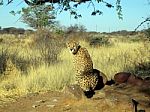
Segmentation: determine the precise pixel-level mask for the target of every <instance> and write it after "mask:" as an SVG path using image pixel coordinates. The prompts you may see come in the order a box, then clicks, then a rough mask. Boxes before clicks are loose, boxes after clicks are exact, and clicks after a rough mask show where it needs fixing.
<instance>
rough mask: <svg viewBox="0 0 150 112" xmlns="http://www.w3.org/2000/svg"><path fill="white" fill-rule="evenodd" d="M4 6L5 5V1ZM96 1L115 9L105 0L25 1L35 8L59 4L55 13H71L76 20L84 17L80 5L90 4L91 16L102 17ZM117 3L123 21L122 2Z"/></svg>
mask: <svg viewBox="0 0 150 112" xmlns="http://www.w3.org/2000/svg"><path fill="white" fill-rule="evenodd" d="M1 1H2V4H3V0H1ZM7 1H8V2H7V4H10V3H12V2H13V1H14V0H7ZM95 1H96V3H103V4H105V6H106V7H108V8H114V7H115V6H113V5H112V4H111V3H109V2H106V1H105V0H24V2H25V3H27V4H28V5H29V6H35V5H42V4H45V3H46V4H47V3H49V4H51V5H52V6H54V4H58V5H57V6H56V5H55V7H53V9H52V10H53V11H55V12H58V11H60V12H62V11H69V12H70V14H71V15H73V16H74V18H75V19H77V18H79V17H82V15H81V14H79V13H78V12H77V11H76V9H77V7H78V5H81V4H82V3H85V2H88V3H89V6H92V7H93V11H92V12H91V15H93V16H94V15H97V14H99V15H101V14H102V13H103V12H102V11H101V10H99V9H98V8H97V7H95ZM114 1H116V11H117V13H118V17H119V19H122V13H121V12H122V8H121V0H114Z"/></svg>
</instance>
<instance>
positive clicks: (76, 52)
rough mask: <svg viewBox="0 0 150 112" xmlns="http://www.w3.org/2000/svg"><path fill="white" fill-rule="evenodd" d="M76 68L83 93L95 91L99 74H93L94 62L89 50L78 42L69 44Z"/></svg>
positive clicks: (77, 79) (77, 78)
mask: <svg viewBox="0 0 150 112" xmlns="http://www.w3.org/2000/svg"><path fill="white" fill-rule="evenodd" d="M67 47H68V48H69V50H70V52H71V54H73V64H74V68H75V75H76V81H77V83H78V84H79V86H80V87H81V88H82V89H83V91H91V90H94V89H95V87H96V85H97V83H98V74H96V73H93V62H92V59H91V57H90V54H89V53H88V51H87V49H86V48H84V47H81V46H80V44H79V43H78V42H76V41H70V42H68V43H67Z"/></svg>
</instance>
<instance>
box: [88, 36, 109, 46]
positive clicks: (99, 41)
mask: <svg viewBox="0 0 150 112" xmlns="http://www.w3.org/2000/svg"><path fill="white" fill-rule="evenodd" d="M89 43H90V45H91V46H104V45H110V42H109V39H108V38H107V37H103V36H95V37H92V38H91V39H89Z"/></svg>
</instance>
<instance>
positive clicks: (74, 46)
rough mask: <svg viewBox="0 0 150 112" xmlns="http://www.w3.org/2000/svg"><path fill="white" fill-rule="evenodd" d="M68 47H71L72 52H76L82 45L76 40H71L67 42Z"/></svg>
mask: <svg viewBox="0 0 150 112" xmlns="http://www.w3.org/2000/svg"><path fill="white" fill-rule="evenodd" d="M67 47H68V48H69V50H70V52H71V53H72V54H76V53H77V52H78V50H79V47H80V45H79V43H78V42H76V41H71V42H68V43H67Z"/></svg>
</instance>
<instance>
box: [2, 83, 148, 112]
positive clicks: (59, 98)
mask: <svg viewBox="0 0 150 112" xmlns="http://www.w3.org/2000/svg"><path fill="white" fill-rule="evenodd" d="M75 86H76V85H73V86H68V87H66V88H65V89H64V90H63V91H62V92H57V91H49V92H46V93H32V94H28V95H26V96H23V97H20V98H17V99H15V101H13V102H7V103H2V102H1V103H0V112H135V107H136V108H137V110H138V111H139V110H140V112H144V110H145V112H150V94H149V93H150V89H147V90H141V88H139V87H133V86H129V85H119V86H105V87H104V88H103V89H101V90H98V91H96V92H95V94H94V95H93V97H92V98H86V97H85V96H84V94H83V92H82V91H81V90H80V89H79V88H78V87H75ZM136 103H138V104H137V105H136Z"/></svg>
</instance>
